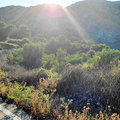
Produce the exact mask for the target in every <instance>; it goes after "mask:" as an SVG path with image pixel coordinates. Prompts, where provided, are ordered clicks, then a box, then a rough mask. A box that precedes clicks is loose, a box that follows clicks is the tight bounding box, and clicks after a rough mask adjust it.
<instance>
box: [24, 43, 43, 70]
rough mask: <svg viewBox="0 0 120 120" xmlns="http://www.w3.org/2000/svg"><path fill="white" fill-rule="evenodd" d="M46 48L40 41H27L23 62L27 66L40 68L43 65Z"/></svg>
mask: <svg viewBox="0 0 120 120" xmlns="http://www.w3.org/2000/svg"><path fill="white" fill-rule="evenodd" d="M43 52H44V49H43V47H42V46H41V45H40V44H39V43H27V44H25V45H24V47H23V64H24V66H25V67H26V68H28V69H32V68H39V67H41V66H42V56H43Z"/></svg>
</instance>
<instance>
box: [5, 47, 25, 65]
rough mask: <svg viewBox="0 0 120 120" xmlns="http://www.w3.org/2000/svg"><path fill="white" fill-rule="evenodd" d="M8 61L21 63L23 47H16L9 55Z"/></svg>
mask: <svg viewBox="0 0 120 120" xmlns="http://www.w3.org/2000/svg"><path fill="white" fill-rule="evenodd" d="M7 61H8V63H9V64H16V65H20V64H22V63H23V55H22V49H16V50H14V51H12V53H10V54H9V55H8V57H7Z"/></svg>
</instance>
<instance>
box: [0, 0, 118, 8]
mask: <svg viewBox="0 0 120 120" xmlns="http://www.w3.org/2000/svg"><path fill="white" fill-rule="evenodd" d="M78 1H82V0H0V7H4V6H9V5H20V6H34V5H38V4H44V3H51V4H52V3H55V4H60V5H62V6H63V7H66V6H68V5H71V4H73V3H75V2H78ZM109 1H120V0H109Z"/></svg>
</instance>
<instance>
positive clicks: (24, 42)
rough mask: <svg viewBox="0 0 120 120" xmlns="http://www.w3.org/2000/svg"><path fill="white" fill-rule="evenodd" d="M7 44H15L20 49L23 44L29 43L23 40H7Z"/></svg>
mask: <svg viewBox="0 0 120 120" xmlns="http://www.w3.org/2000/svg"><path fill="white" fill-rule="evenodd" d="M7 42H8V43H12V44H16V45H18V46H20V47H22V46H23V45H24V44H26V43H29V40H28V39H26V38H24V39H9V40H7Z"/></svg>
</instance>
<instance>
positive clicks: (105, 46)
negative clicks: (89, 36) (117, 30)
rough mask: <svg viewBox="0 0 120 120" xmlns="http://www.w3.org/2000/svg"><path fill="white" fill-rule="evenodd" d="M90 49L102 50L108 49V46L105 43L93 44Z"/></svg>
mask: <svg viewBox="0 0 120 120" xmlns="http://www.w3.org/2000/svg"><path fill="white" fill-rule="evenodd" d="M91 49H92V50H94V51H96V52H97V51H102V50H103V49H110V47H109V46H107V45H105V44H93V45H92V47H91Z"/></svg>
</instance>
